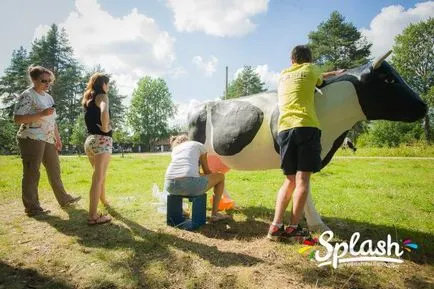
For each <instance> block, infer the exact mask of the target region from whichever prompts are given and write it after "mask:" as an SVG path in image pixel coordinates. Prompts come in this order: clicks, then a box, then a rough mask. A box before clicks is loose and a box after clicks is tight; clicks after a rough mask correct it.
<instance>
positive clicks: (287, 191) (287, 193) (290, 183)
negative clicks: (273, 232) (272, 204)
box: [273, 175, 295, 224]
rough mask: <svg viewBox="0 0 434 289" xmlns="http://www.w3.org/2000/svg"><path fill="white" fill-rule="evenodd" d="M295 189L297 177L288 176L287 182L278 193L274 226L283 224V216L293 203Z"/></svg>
mask: <svg viewBox="0 0 434 289" xmlns="http://www.w3.org/2000/svg"><path fill="white" fill-rule="evenodd" d="M294 188H295V175H289V176H286V178H285V181H284V182H283V184H282V186H281V187H280V189H279V192H278V193H277V199H276V210H275V211H274V219H273V224H282V223H283V215H284V214H285V210H286V208H287V207H288V204H289V202H290V201H291V196H292V192H293V191H294Z"/></svg>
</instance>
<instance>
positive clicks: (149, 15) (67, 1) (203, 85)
mask: <svg viewBox="0 0 434 289" xmlns="http://www.w3.org/2000/svg"><path fill="white" fill-rule="evenodd" d="M0 10H1V11H8V13H2V14H3V15H2V18H1V19H0V27H2V28H1V29H0V36H1V39H3V40H5V39H6V40H7V41H3V43H2V45H1V47H0V74H2V73H3V70H4V69H5V68H6V67H7V65H8V64H9V61H10V57H11V53H12V50H13V49H17V48H18V47H19V46H20V45H22V46H24V47H26V48H29V47H30V44H31V41H32V40H33V39H34V37H39V36H41V35H43V34H44V33H45V32H46V31H47V29H48V26H49V25H50V24H52V23H56V24H58V25H60V26H62V27H65V29H66V30H67V33H68V34H69V35H70V40H71V45H72V47H73V48H74V50H75V53H76V56H77V57H78V58H79V59H80V62H81V63H83V64H84V65H86V66H88V67H91V66H93V65H96V64H101V65H102V66H103V67H105V68H106V70H107V72H109V73H111V74H112V75H113V77H114V78H115V79H116V80H117V82H118V85H119V87H120V89H121V92H122V93H124V94H126V95H129V96H130V95H131V93H132V91H133V89H134V86H135V83H136V82H137V80H138V79H139V78H140V77H141V76H143V75H151V76H159V77H163V78H164V79H165V80H166V81H167V83H168V86H169V89H170V91H171V92H172V95H173V97H174V100H175V102H176V103H178V104H180V107H179V108H180V109H179V111H180V112H179V115H178V116H177V117H178V118H179V119H181V118H183V117H184V115H185V112H186V110H188V107H189V106H190V105H192V104H194V103H197V102H202V101H206V100H211V99H215V98H216V97H219V96H221V95H222V94H223V91H224V82H225V66H226V65H228V66H229V78H230V79H232V78H233V77H234V74H235V73H236V72H237V71H239V69H240V68H242V67H243V66H244V65H252V66H253V67H254V68H256V69H257V72H258V73H259V74H260V76H261V78H262V79H263V80H264V81H265V82H266V84H267V86H268V87H269V88H270V89H273V88H275V84H276V81H277V76H278V72H279V71H281V70H282V69H283V68H285V67H287V66H288V65H289V61H288V53H289V51H290V49H291V48H292V47H293V46H294V45H297V44H302V43H306V42H307V35H308V33H309V32H310V31H313V30H316V28H317V26H318V25H319V24H320V23H321V22H323V21H325V20H327V18H328V17H329V15H330V13H331V12H332V11H334V10H337V11H339V12H340V13H341V14H342V15H344V16H345V17H346V20H347V21H349V22H352V23H353V24H354V25H355V26H356V27H357V28H358V29H359V30H360V31H361V32H362V33H363V35H365V36H366V37H367V39H368V40H369V41H371V42H373V44H374V46H373V49H372V54H373V56H376V55H378V54H380V53H381V52H383V51H385V50H387V49H389V48H391V46H392V45H393V38H394V36H395V35H397V34H399V33H400V32H402V29H403V28H404V27H406V26H407V25H408V24H409V23H413V22H418V21H421V20H424V19H427V18H428V17H434V1H387V0H381V1H351V0H348V1H324V0H322V1H319V0H314V1H290V0H244V1H239V0H221V1H218V0H154V1H151V0H150V1H139V0H122V1H121V0H62V1H58V0H39V1H27V0H2V1H1V2H0Z"/></svg>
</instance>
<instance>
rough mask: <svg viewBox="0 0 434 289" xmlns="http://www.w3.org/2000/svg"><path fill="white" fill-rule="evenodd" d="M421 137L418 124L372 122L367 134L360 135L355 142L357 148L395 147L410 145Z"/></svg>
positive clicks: (384, 121)
mask: <svg viewBox="0 0 434 289" xmlns="http://www.w3.org/2000/svg"><path fill="white" fill-rule="evenodd" d="M422 137H423V128H422V125H421V123H420V122H414V123H406V122H392V121H387V120H378V121H373V122H372V124H371V128H370V129H369V132H368V133H364V134H362V135H361V136H360V137H359V138H358V141H357V145H359V146H374V147H397V146H399V145H401V144H412V143H414V142H416V141H418V140H420V139H421V138H422Z"/></svg>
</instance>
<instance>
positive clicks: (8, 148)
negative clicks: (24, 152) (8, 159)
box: [0, 109, 18, 154]
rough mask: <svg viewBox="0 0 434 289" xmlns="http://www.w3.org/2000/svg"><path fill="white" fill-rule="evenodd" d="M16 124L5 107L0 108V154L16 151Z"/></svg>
mask: <svg viewBox="0 0 434 289" xmlns="http://www.w3.org/2000/svg"><path fill="white" fill-rule="evenodd" d="M17 131H18V125H16V124H14V122H13V121H11V118H10V117H9V112H7V110H6V109H2V110H0V154H11V153H17V152H18V146H17V141H16V137H17Z"/></svg>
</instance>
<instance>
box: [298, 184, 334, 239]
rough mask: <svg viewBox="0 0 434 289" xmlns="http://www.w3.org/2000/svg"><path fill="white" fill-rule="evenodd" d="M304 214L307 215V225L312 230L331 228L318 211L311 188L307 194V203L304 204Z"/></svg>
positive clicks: (321, 230) (318, 230) (322, 230)
mask: <svg viewBox="0 0 434 289" xmlns="http://www.w3.org/2000/svg"><path fill="white" fill-rule="evenodd" d="M304 216H305V217H306V222H307V227H308V228H309V230H310V231H312V232H324V231H327V230H330V228H329V227H328V226H327V225H326V224H324V222H323V221H322V220H321V217H320V215H319V214H318V212H317V211H316V208H315V205H314V204H313V200H312V194H311V192H310V190H309V192H308V194H307V200H306V204H305V205H304Z"/></svg>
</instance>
